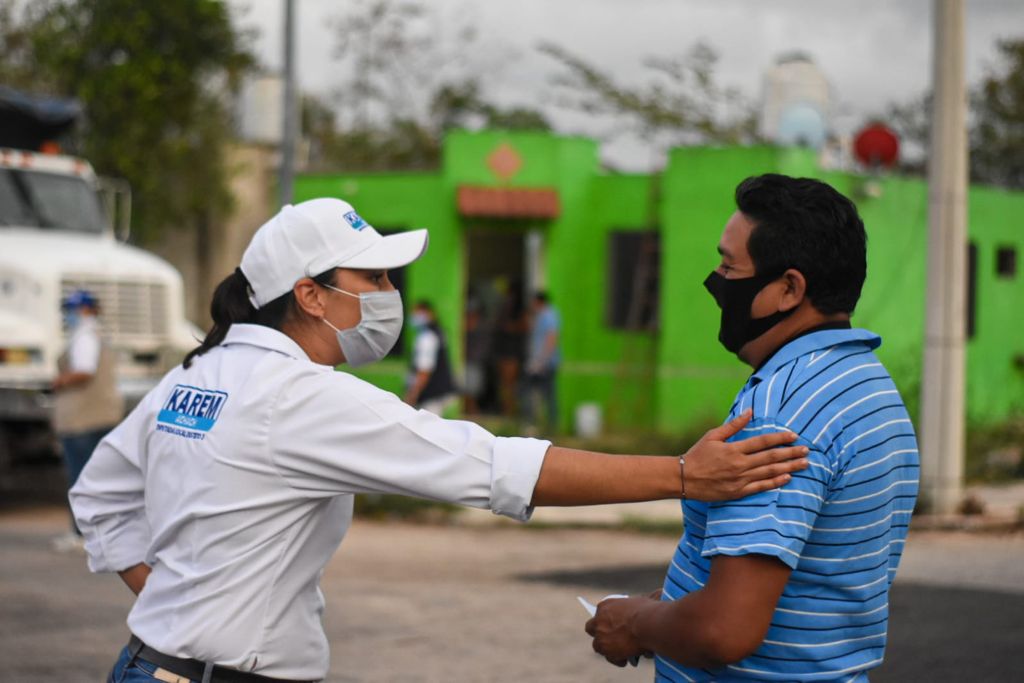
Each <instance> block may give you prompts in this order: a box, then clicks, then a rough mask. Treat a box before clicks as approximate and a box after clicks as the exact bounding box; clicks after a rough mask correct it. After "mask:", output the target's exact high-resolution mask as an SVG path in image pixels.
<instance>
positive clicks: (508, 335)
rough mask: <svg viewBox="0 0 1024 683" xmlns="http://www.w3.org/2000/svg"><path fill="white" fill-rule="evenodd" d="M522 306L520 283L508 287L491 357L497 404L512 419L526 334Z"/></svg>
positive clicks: (516, 410) (515, 409) (502, 304)
mask: <svg viewBox="0 0 1024 683" xmlns="http://www.w3.org/2000/svg"><path fill="white" fill-rule="evenodd" d="M527 326H528V323H527V320H526V311H525V310H524V306H523V293H522V283H521V282H518V281H515V282H512V283H510V284H509V286H508V288H507V291H506V292H505V298H504V299H503V301H502V303H501V309H500V312H499V313H498V320H497V323H496V328H497V329H496V332H495V335H494V357H495V367H496V368H497V371H498V372H497V381H498V401H499V404H500V406H501V414H502V415H504V416H505V417H515V416H516V415H517V414H518V413H519V405H518V401H517V400H516V399H517V398H518V394H519V393H520V387H519V382H520V374H521V369H522V365H523V355H524V351H525V346H526V344H525V337H526V330H527Z"/></svg>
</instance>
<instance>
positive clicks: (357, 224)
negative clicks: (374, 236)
mask: <svg viewBox="0 0 1024 683" xmlns="http://www.w3.org/2000/svg"><path fill="white" fill-rule="evenodd" d="M345 220H346V221H348V224H349V225H351V226H352V229H353V230H362V229H363V228H365V227H366V221H364V220H363V219H362V218H360V217H359V214H358V213H356V212H355V211H349V212H348V213H346V214H345Z"/></svg>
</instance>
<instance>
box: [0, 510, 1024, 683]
mask: <svg viewBox="0 0 1024 683" xmlns="http://www.w3.org/2000/svg"><path fill="white" fill-rule="evenodd" d="M64 524H65V517H64V514H63V512H62V511H61V510H60V508H58V507H54V506H45V507H25V506H21V507H17V508H14V509H11V508H10V507H8V508H7V509H6V510H3V509H0V661H3V662H4V664H3V665H2V667H0V681H5V682H6V681H11V682H14V683H20V682H22V681H33V682H34V681H44V682H45V681H54V682H57V681H60V682H61V683H78V682H82V683H84V682H86V681H89V682H94V681H100V680H102V679H103V676H104V674H105V671H106V669H107V668H108V667H109V665H110V662H111V661H112V658H113V656H114V653H115V652H116V651H117V650H118V649H119V647H120V645H121V644H123V642H124V641H125V640H126V638H127V631H126V629H125V626H124V618H125V615H126V613H127V611H128V609H129V608H130V605H131V595H130V594H129V593H128V591H127V590H126V589H125V588H124V587H123V586H122V585H121V584H120V582H119V580H118V579H117V578H115V577H111V576H93V575H90V574H88V573H87V571H86V570H85V568H84V558H83V557H82V556H81V555H74V554H73V555H65V554H58V553H55V552H54V551H52V550H51V549H50V545H49V542H50V539H51V538H52V537H53V536H54V535H56V534H57V533H59V532H60V531H61V530H62V529H63V525H64ZM673 543H674V540H673V539H671V538H668V537H665V536H649V535H638V534H630V533H623V532H614V531H599V530H585V531H581V530H564V529H562V530H558V529H548V530H540V531H531V530H529V529H528V528H518V527H515V528H513V527H507V526H498V527H486V526H485V527H480V526H470V527H466V526H415V525H407V524H384V523H368V522H357V523H356V524H355V525H354V527H353V529H352V531H351V533H350V535H349V538H348V539H347V540H346V542H345V544H344V545H343V546H342V549H341V551H340V552H339V553H338V555H337V556H336V557H335V559H334V560H333V561H332V562H331V563H330V564H329V565H328V567H327V570H326V572H325V575H324V581H323V590H324V593H325V595H326V598H327V601H328V609H327V616H326V628H327V633H328V636H329V638H330V640H331V647H332V658H331V660H332V669H331V673H330V676H329V679H328V680H330V681H399V680H400V681H412V682H433V681H445V682H448V681H538V682H552V683H559V682H566V683H568V682H570V681H573V682H575V681H588V682H604V681H607V682H608V683H612V682H629V681H650V680H651V679H652V669H651V667H650V665H649V663H646V662H645V663H642V664H641V667H640V668H639V669H636V670H625V671H623V670H620V669H616V668H614V667H611V666H609V665H607V664H605V663H604V662H603V660H601V659H600V658H598V657H597V656H596V655H594V654H593V653H592V652H591V651H590V645H589V641H588V640H587V639H586V638H585V636H584V635H583V633H582V630H581V629H582V625H583V621H584V614H583V612H582V610H581V609H580V607H579V606H578V605H577V604H576V602H575V599H574V597H575V596H576V595H577V594H582V595H585V596H588V597H590V598H600V597H601V596H602V595H604V594H606V593H609V592H613V591H614V592H620V591H622V592H632V593H636V592H641V591H647V590H650V589H651V588H653V587H655V586H657V585H659V584H660V583H661V578H662V572H663V568H664V563H665V561H666V559H667V558H668V556H669V554H670V552H671V550H672V547H673ZM1021 615H1024V534H1004V535H999V536H993V535H989V536H977V535H976V536H970V535H966V534H962V533H959V534H957V533H938V532H927V533H917V534H914V535H913V536H912V538H911V540H910V542H909V543H908V546H907V555H906V561H905V566H904V568H903V571H902V573H901V576H900V578H899V580H898V581H897V585H896V586H895V588H894V590H893V596H892V626H891V641H890V648H889V652H888V653H887V658H886V659H887V662H886V664H885V665H884V666H883V667H882V668H881V669H880V670H879V671H877V672H876V673H875V674H874V675H873V676H872V681H876V682H878V681H881V682H883V683H884V682H886V681H901V682H902V681H935V682H940V683H941V682H943V681H965V680H988V681H1010V680H1022V679H1024V647H1022V645H1024V617H1022V616H1021Z"/></svg>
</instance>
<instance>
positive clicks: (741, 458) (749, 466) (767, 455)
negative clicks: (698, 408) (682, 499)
mask: <svg viewBox="0 0 1024 683" xmlns="http://www.w3.org/2000/svg"><path fill="white" fill-rule="evenodd" d="M750 417H751V411H749V410H747V411H745V412H744V413H743V414H741V415H740V416H739V417H736V418H734V419H732V420H730V421H729V422H727V423H725V424H724V425H722V426H721V427H716V428H714V429H712V430H711V431H709V432H708V433H707V434H705V435H704V436H703V437H702V438H701V440H700V441H698V442H697V443H695V444H694V445H693V448H691V449H690V450H689V451H687V452H686V455H685V459H686V464H685V465H684V467H683V486H684V487H685V489H686V497H687V498H692V499H694V500H703V501H715V500H733V499H735V498H743V497H745V496H749V495H751V494H753V493H759V492H761V491H767V490H769V489H774V488H778V487H779V486H782V485H784V484H785V483H786V482H788V481H789V479H790V476H789V473H790V472H797V471H799V470H802V469H805V468H806V467H807V460H806V459H805V458H804V456H805V455H807V452H808V449H807V447H806V446H787V447H785V448H780V446H784V445H785V444H789V443H792V442H793V441H795V440H796V438H797V436H796V434H794V433H792V432H773V433H771V434H763V435H761V436H755V437H752V438H749V439H744V440H743V441H734V442H731V443H726V442H725V440H726V439H728V438H730V437H732V436H733V435H735V434H738V433H739V432H740V431H741V430H742V429H743V428H744V427H745V426H746V425H747V423H748V422H750Z"/></svg>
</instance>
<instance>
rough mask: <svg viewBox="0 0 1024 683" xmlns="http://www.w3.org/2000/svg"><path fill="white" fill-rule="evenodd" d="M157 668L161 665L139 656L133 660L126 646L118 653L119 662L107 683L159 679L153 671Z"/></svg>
mask: <svg viewBox="0 0 1024 683" xmlns="http://www.w3.org/2000/svg"><path fill="white" fill-rule="evenodd" d="M157 668H159V667H157V665H156V664H153V663H151V662H147V661H146V660H144V659H139V658H138V657H136V658H135V660H134V661H132V652H131V650H130V649H129V648H128V647H125V648H124V649H123V650H121V654H120V655H118V657H117V662H116V663H115V664H114V668H113V669H112V670H111V672H110V675H109V676H108V677H107V683H149V681H155V680H157V679H156V678H154V677H153V672H154V671H156V670H157ZM194 683H197V682H194Z"/></svg>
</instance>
